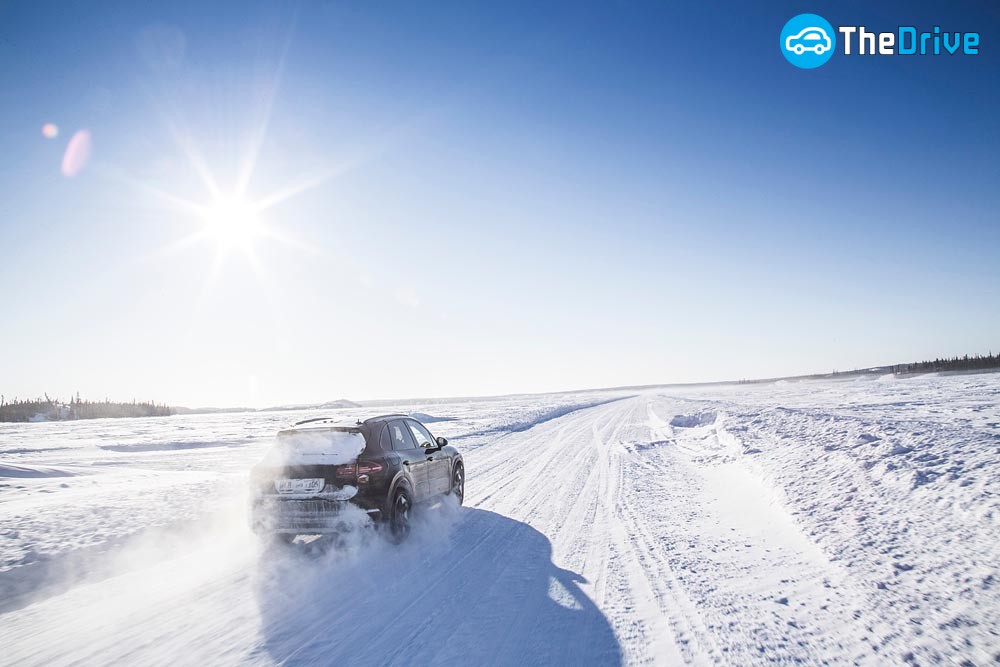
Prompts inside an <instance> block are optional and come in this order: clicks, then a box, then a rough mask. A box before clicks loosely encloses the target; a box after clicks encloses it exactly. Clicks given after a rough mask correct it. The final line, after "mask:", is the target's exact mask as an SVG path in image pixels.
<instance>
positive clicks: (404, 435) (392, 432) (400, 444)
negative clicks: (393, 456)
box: [389, 420, 416, 451]
mask: <svg viewBox="0 0 1000 667" xmlns="http://www.w3.org/2000/svg"><path fill="white" fill-rule="evenodd" d="M389 438H390V440H392V448H393V449H395V450H396V451H399V450H402V449H414V448H416V445H415V444H413V437H412V436H411V435H410V429H408V428H406V424H405V423H403V422H402V421H400V420H396V421H391V422H389Z"/></svg>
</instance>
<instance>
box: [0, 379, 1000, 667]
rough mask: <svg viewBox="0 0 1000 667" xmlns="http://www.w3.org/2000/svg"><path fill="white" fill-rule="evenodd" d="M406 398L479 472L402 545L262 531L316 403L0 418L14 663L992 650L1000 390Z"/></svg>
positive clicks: (0, 605) (994, 654)
mask: <svg viewBox="0 0 1000 667" xmlns="http://www.w3.org/2000/svg"><path fill="white" fill-rule="evenodd" d="M405 410H406V411H407V412H411V413H420V414H421V415H422V417H423V418H424V420H425V421H426V422H427V423H428V424H429V426H430V427H431V430H432V431H433V433H434V434H435V435H444V436H446V437H448V438H449V439H451V440H452V442H453V443H454V444H456V445H457V446H458V447H459V448H461V450H462V451H463V453H464V455H465V458H466V465H467V473H468V474H467V477H468V482H467V499H466V500H467V502H466V507H464V508H461V509H458V508H454V507H450V506H444V507H441V508H438V509H437V510H436V511H434V512H431V513H429V514H428V515H427V516H425V517H423V518H422V519H421V522H422V525H420V526H419V528H418V531H417V533H416V534H415V535H414V539H412V540H411V541H410V542H408V543H407V544H405V545H403V546H401V547H393V546H390V545H388V544H386V543H384V542H382V541H380V540H379V539H377V537H375V536H374V535H372V534H369V533H368V532H362V533H360V534H358V535H355V536H353V537H352V538H351V539H350V540H348V541H347V543H346V544H345V545H343V546H342V547H341V548H339V549H321V548H318V545H317V544H316V543H311V544H307V543H297V544H295V545H292V547H291V548H288V547H284V548H274V547H267V546H265V545H262V544H260V543H259V542H258V541H257V540H256V539H255V538H254V537H253V536H252V535H251V534H250V532H249V530H248V528H247V524H246V500H247V497H246V496H247V494H246V482H247V471H248V468H249V467H250V465H252V464H253V463H254V462H255V461H256V460H258V459H259V458H260V456H261V455H262V453H263V451H264V449H265V448H266V447H267V446H268V445H269V444H270V442H271V440H272V439H273V436H274V434H275V432H276V431H277V430H278V429H279V428H281V427H283V426H286V425H287V424H289V423H290V422H292V421H294V420H296V419H301V418H303V417H304V416H314V413H309V412H302V413H257V414H223V415H189V416H177V417H171V418H162V419H161V418H151V419H136V420H127V419H122V420H96V421H87V422H76V423H46V424H25V425H12V424H3V425H0V637H2V650H0V663H3V664H17V665H30V664H45V665H60V664H111V663H115V662H125V663H129V664H142V665H155V664H165V665H177V664H213V665H214V664H237V663H244V664H274V663H282V664H379V665H382V664H428V663H430V664H456V665H457V664H483V663H485V664H539V663H556V664H616V663H627V664H680V663H693V664H732V665H748V664H763V663H777V664H792V663H796V664H798V663H806V664H822V663H832V664H853V663H862V664H872V665H882V664H899V663H904V662H910V663H913V664H935V663H955V664H960V663H962V662H963V661H965V662H966V663H967V664H976V665H982V664H990V663H992V662H996V661H1000V636H998V632H1000V499H998V495H997V494H998V492H1000V374H983V375H965V376H954V377H936V376H923V377H917V378H909V379H893V378H881V379H875V378H861V379H852V380H842V381H804V382H779V383H772V384H759V385H719V386H711V387H700V388H694V387H692V388H683V389H676V388H664V389H657V390H647V391H642V392H617V393H616V392H601V393H579V394H561V395H558V394H556V395H546V396H534V397H532V396H528V397H511V398H504V399H495V400H482V401H454V402H447V403H443V402H435V403H431V404H427V405H420V406H412V405H411V406H407V407H406V408H405ZM390 411H393V410H392V409H391V408H389V409H386V408H380V409H378V410H377V412H390ZM333 412H334V413H337V414H339V415H342V416H344V417H346V418H353V417H355V416H364V415H366V414H371V413H372V411H371V410H368V411H366V410H358V409H349V410H337V411H333Z"/></svg>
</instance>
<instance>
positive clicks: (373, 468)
mask: <svg viewBox="0 0 1000 667" xmlns="http://www.w3.org/2000/svg"><path fill="white" fill-rule="evenodd" d="M373 472H382V464H381V463H375V462H374V461H365V462H361V461H358V475H370V474H372V473H373Z"/></svg>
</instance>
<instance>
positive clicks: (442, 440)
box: [437, 435, 448, 448]
mask: <svg viewBox="0 0 1000 667" xmlns="http://www.w3.org/2000/svg"><path fill="white" fill-rule="evenodd" d="M437 444H438V448H441V447H444V446H445V445H447V444H448V438H442V437H441V436H440V435H439V436H438V437H437Z"/></svg>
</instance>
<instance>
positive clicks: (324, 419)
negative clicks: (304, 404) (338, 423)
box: [292, 417, 334, 426]
mask: <svg viewBox="0 0 1000 667" xmlns="http://www.w3.org/2000/svg"><path fill="white" fill-rule="evenodd" d="M331 421H334V418H333V417H313V418H312V419H303V420H302V421H300V422H295V423H294V424H292V425H293V426H302V425H303V424H312V423H314V422H331Z"/></svg>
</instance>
